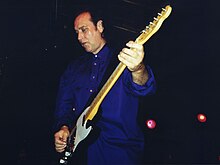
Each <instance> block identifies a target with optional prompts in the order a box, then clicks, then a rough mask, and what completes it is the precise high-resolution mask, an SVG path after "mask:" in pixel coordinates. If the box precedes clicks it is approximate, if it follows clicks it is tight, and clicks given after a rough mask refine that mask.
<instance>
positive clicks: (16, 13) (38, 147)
mask: <svg viewBox="0 0 220 165" xmlns="http://www.w3.org/2000/svg"><path fill="white" fill-rule="evenodd" d="M217 2H218V1H217V0H215V1H214V0H213V1H209V2H208V1H203V0H191V1H190V0H179V1H162V0H161V1H159V0H136V1H135V0H117V1H111V0H109V1H98V0H96V1H91V0H90V1H89V0H87V1H83V3H82V2H80V1H78V0H44V1H43V0H38V1H33V0H21V1H10V0H9V1H1V4H0V18H1V19H0V22H1V26H0V36H1V37H0V113H1V115H0V118H1V120H0V122H1V127H0V128H1V129H0V131H1V139H0V141H1V143H0V146H1V152H2V154H1V162H4V164H22V165H23V164H38V165H41V164H42V165H43V164H55V162H56V161H57V157H58V156H59V155H57V154H56V153H55V151H54V145H53V132H52V124H53V112H54V106H55V98H56V92H57V87H58V81H59V77H60V75H61V74H62V72H63V71H64V69H65V67H66V65H67V64H68V62H70V60H72V59H74V58H75V57H76V56H77V55H79V54H80V51H81V48H79V45H78V44H77V42H76V40H75V36H74V33H73V30H72V19H73V13H74V12H75V10H76V9H77V8H79V7H81V6H83V5H85V4H94V3H95V4H100V6H101V4H104V7H105V9H106V13H107V17H108V19H109V20H110V22H109V23H110V24H111V25H112V29H111V30H112V31H111V32H110V35H111V36H112V37H114V40H115V41H117V42H115V45H116V46H117V47H118V48H122V47H124V44H125V43H126V42H127V41H129V40H130V39H132V40H134V39H135V37H137V36H138V32H139V31H141V30H142V29H143V28H144V27H145V26H146V25H148V24H149V22H150V21H152V19H153V17H154V16H157V13H158V12H160V11H161V8H162V7H164V6H165V5H166V4H170V5H171V6H172V8H173V11H172V13H171V15H170V17H169V18H168V19H167V20H165V22H164V23H163V25H162V27H161V28H160V30H159V31H158V32H157V33H156V34H155V35H154V36H153V37H152V38H151V39H150V40H149V41H148V42H147V43H146V44H145V50H146V58H145V61H146V62H147V63H148V64H149V65H150V66H151V67H152V69H153V71H154V74H155V77H156V80H157V86H158V90H157V93H156V94H155V95H154V96H149V97H147V98H145V100H144V103H143V104H142V109H143V110H142V111H141V113H140V116H141V117H140V119H139V121H140V124H141V126H142V128H143V131H144V133H145V137H146V151H145V160H144V164H171V163H175V164H194V163H195V164H196V163H197V164H202V163H203V164H214V163H215V164H217V163H220V142H219V139H220V133H219V130H220V120H219V119H220V117H219V116H220V112H219V108H220V107H219V85H218V84H219V82H220V81H219V80H220V79H219V69H220V68H219V67H220V63H219V59H220V58H219V57H218V56H219V51H218V50H219V43H220V42H219V32H218V30H219V28H218V24H219V18H218V15H219V13H218V3H217ZM198 113H204V114H206V116H207V122H205V123H200V122H198V120H197V118H196V116H197V114H198ZM148 119H154V120H156V122H157V126H156V128H155V129H153V130H151V129H148V128H147V127H146V126H145V122H144V121H146V120H148Z"/></svg>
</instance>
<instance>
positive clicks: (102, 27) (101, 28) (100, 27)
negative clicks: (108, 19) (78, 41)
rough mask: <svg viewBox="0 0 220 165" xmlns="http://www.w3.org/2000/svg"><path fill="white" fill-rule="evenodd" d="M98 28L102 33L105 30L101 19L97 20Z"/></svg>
mask: <svg viewBox="0 0 220 165" xmlns="http://www.w3.org/2000/svg"><path fill="white" fill-rule="evenodd" d="M97 29H98V31H99V32H100V33H102V32H103V31H104V26H103V23H102V20H99V21H98V22H97Z"/></svg>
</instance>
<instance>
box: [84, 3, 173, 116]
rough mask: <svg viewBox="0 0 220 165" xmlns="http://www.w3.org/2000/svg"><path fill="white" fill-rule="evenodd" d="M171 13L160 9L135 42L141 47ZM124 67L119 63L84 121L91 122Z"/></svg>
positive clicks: (170, 9)
mask: <svg viewBox="0 0 220 165" xmlns="http://www.w3.org/2000/svg"><path fill="white" fill-rule="evenodd" d="M171 11H172V8H171V6H169V5H167V6H166V7H165V8H162V11H161V13H158V16H157V17H154V20H153V21H152V22H150V24H149V25H148V26H146V28H145V29H144V30H143V31H142V33H141V34H140V35H139V36H138V38H137V39H136V40H135V42H136V43H138V44H142V45H143V44H144V43H145V42H146V41H147V40H148V39H150V38H151V36H152V35H153V34H154V33H156V32H157V31H158V30H159V28H160V27H161V25H162V23H163V21H164V20H165V19H166V18H167V17H168V16H169V15H170V13H171ZM125 67H126V66H125V65H124V64H123V63H121V62H120V63H119V64H118V66H117V67H116V69H115V70H114V72H113V73H112V74H111V76H110V77H109V79H108V80H107V82H106V83H105V85H104V86H103V87H102V89H101V90H100V92H99V93H98V95H97V96H96V97H95V99H94V100H93V102H92V103H91V105H90V108H89V110H88V111H87V113H86V115H85V120H92V119H93V118H94V116H95V115H96V113H97V111H98V109H99V106H100V104H101V103H102V101H103V99H104V98H105V96H106V95H107V93H108V92H109V91H110V89H111V88H112V86H113V85H114V84H115V82H116V81H117V79H118V78H119V76H120V75H121V74H122V72H123V71H124V69H125Z"/></svg>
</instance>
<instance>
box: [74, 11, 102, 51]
mask: <svg viewBox="0 0 220 165" xmlns="http://www.w3.org/2000/svg"><path fill="white" fill-rule="evenodd" d="M74 29H75V31H76V33H77V35H78V40H79V42H80V44H81V45H82V46H83V47H84V49H85V50H86V51H87V52H91V53H93V54H97V53H98V52H99V51H100V50H101V48H102V47H103V45H104V44H105V40H104V39H103V38H102V35H101V33H102V32H103V30H104V28H103V26H102V21H101V20H100V21H99V22H98V23H97V25H94V23H93V22H92V21H91V16H90V14H89V13H88V12H84V13H81V14H80V15H78V16H77V17H76V19H75V21H74Z"/></svg>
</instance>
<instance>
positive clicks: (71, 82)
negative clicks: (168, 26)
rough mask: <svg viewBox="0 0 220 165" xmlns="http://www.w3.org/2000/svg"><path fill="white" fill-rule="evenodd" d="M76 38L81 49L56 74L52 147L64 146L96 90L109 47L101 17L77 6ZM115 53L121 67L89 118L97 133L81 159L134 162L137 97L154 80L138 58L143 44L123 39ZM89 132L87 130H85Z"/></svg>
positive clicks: (139, 138)
mask: <svg viewBox="0 0 220 165" xmlns="http://www.w3.org/2000/svg"><path fill="white" fill-rule="evenodd" d="M74 29H75V31H76V34H77V36H78V38H77V39H78V41H79V43H80V44H81V45H82V47H83V48H84V49H85V51H86V52H87V53H86V54H85V55H83V56H80V57H79V59H78V60H75V61H74V62H73V63H71V64H70V65H69V66H68V68H67V70H66V71H65V73H64V74H63V76H62V77H61V81H60V87H59V92H58V96H57V105H56V113H55V117H56V128H57V132H56V133H55V134H54V137H55V149H56V151H57V152H59V153H61V152H63V151H64V150H65V147H66V144H67V143H66V141H67V137H68V135H69V133H70V129H71V128H72V125H73V123H75V122H76V120H77V119H78V117H79V115H80V114H81V113H82V112H83V110H84V109H85V108H86V107H85V106H86V104H87V102H88V100H89V97H90V96H91V95H92V94H93V93H97V92H98V88H99V84H100V82H101V81H102V79H103V77H105V76H104V75H105V71H106V70H108V69H107V68H109V67H108V66H109V65H111V62H110V61H111V59H112V58H113V54H114V53H113V52H112V50H111V49H110V48H109V46H108V44H107V42H106V39H105V38H104V35H103V33H104V29H105V28H104V22H103V20H102V19H101V17H96V15H95V13H93V12H92V11H83V12H81V13H79V14H78V15H77V17H76V18H75V21H74ZM126 46H127V47H126V48H123V49H122V50H121V52H120V53H119V55H118V59H119V61H121V62H122V63H124V64H125V65H126V66H127V67H126V69H125V70H124V72H123V73H122V75H121V76H120V77H119V79H118V80H117V82H116V83H115V85H114V86H113V87H112V89H111V90H110V92H109V93H108V94H107V96H106V98H105V99H104V101H103V102H102V104H101V106H100V111H101V115H100V117H99V118H98V119H97V121H95V124H94V125H95V127H97V128H99V130H100V132H99V134H98V137H96V138H95V139H94V140H93V141H92V142H90V143H89V144H88V146H87V158H86V159H87V164H91V165H103V164H120V165H121V164H138V163H140V162H141V156H142V154H143V149H144V137H143V133H142V132H141V130H140V128H139V126H138V124H137V113H138V108H139V107H138V102H139V101H138V100H139V97H141V96H145V95H147V94H151V93H154V92H155V80H154V76H153V73H152V71H151V69H150V67H149V66H145V65H144V63H143V58H144V48H143V46H142V45H139V44H137V43H135V42H133V41H129V42H128V43H127V44H126ZM91 134H92V132H91Z"/></svg>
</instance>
